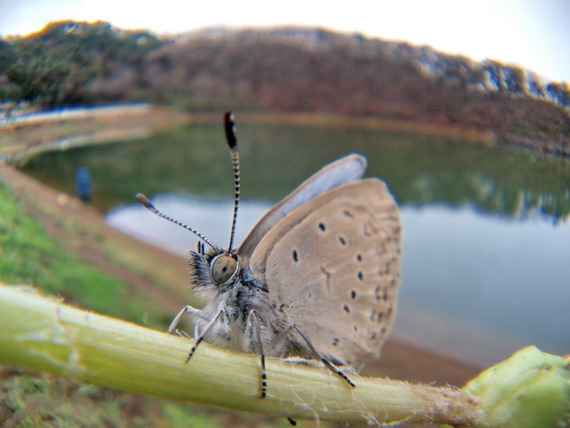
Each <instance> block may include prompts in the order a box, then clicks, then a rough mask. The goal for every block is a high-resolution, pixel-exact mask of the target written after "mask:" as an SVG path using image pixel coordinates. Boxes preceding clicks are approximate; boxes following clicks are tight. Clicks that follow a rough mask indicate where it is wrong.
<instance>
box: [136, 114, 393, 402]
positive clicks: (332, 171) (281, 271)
mask: <svg viewBox="0 0 570 428" xmlns="http://www.w3.org/2000/svg"><path fill="white" fill-rule="evenodd" d="M226 125H227V123H226ZM227 129H228V127H227V126H226V130H227ZM228 140H230V138H228ZM234 140H235V136H234ZM234 159H235V158H234ZM235 165H236V162H234V169H236V168H235ZM365 169H366V160H365V159H364V158H363V157H362V156H360V155H357V154H351V155H348V156H346V157H344V158H341V159H339V160H337V161H336V162H333V163H331V164H329V165H328V166H326V167H324V168H323V169H321V170H320V171H318V172H317V173H316V174H314V175H313V176H312V177H310V178H309V179H308V180H307V181H305V182H304V183H303V184H301V185H300V186H299V187H298V188H297V189H296V190H295V191H294V192H293V193H291V194H290V195H289V196H288V197H286V198H285V199H284V200H283V201H282V202H280V203H279V204H277V205H276V206H275V207H274V208H272V209H271V210H270V211H269V212H268V213H267V214H266V215H265V216H264V217H263V218H262V219H261V220H260V221H259V222H258V224H257V225H256V226H255V227H254V228H253V229H252V231H251V232H250V234H249V235H248V236H247V238H246V239H245V240H244V242H243V243H242V245H241V246H239V247H238V248H237V249H233V248H231V246H230V248H229V249H228V250H223V249H220V248H217V247H216V246H214V245H213V244H211V243H209V241H207V240H205V242H206V243H207V244H208V245H209V246H210V247H211V248H210V249H208V250H207V251H206V248H205V246H204V244H199V245H198V250H197V251H192V252H191V253H190V262H189V266H190V275H191V279H192V283H193V286H194V290H195V292H196V293H197V294H198V295H199V297H201V298H202V299H203V300H204V301H205V302H206V305H205V306H204V308H202V309H196V308H193V307H190V306H186V307H185V308H184V309H182V311H180V313H179V314H178V315H177V316H176V318H175V319H174V320H173V322H172V324H171V326H170V328H169V331H170V332H174V331H175V330H176V326H177V325H178V323H179V322H180V320H181V319H182V318H183V317H186V316H189V317H190V318H191V320H192V322H193V324H194V326H195V334H194V336H195V338H196V339H197V342H196V344H195V345H194V347H193V348H192V350H191V352H190V355H189V357H188V359H190V357H191V356H192V354H193V352H194V351H195V349H196V347H197V345H198V344H199V343H200V342H201V340H202V339H206V340H207V341H209V342H212V343H214V344H216V345H218V346H221V347H225V348H229V349H233V350H236V351H245V352H251V353H256V354H258V355H260V356H261V358H262V391H261V396H262V397H264V396H265V394H266V376H265V356H266V355H269V356H274V357H288V356H299V357H303V358H309V359H318V360H321V361H322V362H323V363H324V364H325V365H326V366H327V367H328V368H329V369H330V370H332V371H334V372H335V373H337V374H338V375H339V376H341V377H342V378H343V379H344V380H345V381H347V383H349V384H350V385H352V386H354V384H353V383H352V382H351V381H350V380H349V379H348V378H347V377H346V376H345V375H344V374H343V373H342V372H340V371H339V370H337V369H336V368H335V367H334V366H333V364H336V365H348V366H351V367H359V366H360V365H361V364H363V363H364V362H365V361H366V359H368V358H371V357H377V356H378V355H379V352H380V349H381V347H382V344H383V342H384V340H385V338H386V336H387V334H388V332H389V330H390V327H391V325H392V322H393V319H394V315H395V309H396V302H397V292H398V284H399V278H400V272H399V263H400V235H401V226H400V218H399V213H398V208H397V205H396V203H395V201H394V199H393V197H392V195H391V194H390V192H389V190H388V189H387V187H386V185H385V184H384V183H383V182H382V181H380V180H378V179H375V178H371V179H362V176H363V175H364V172H365ZM236 183H239V176H238V175H237V174H236ZM238 189H239V187H237V186H236V194H239V191H238ZM145 199H146V198H145ZM145 202H146V203H145ZM143 203H145V205H147V208H149V209H151V210H153V209H154V207H152V205H151V204H150V202H148V200H146V201H143ZM150 207H151V208H150ZM236 207H237V205H236ZM154 210H155V209H154ZM236 211H237V208H236ZM159 215H161V216H163V215H162V214H159ZM192 231H193V230H192ZM195 233H196V232H195ZM199 236H200V235H199ZM232 236H233V235H232ZM201 237H202V236H201ZM230 241H231V240H230ZM331 363H332V364H331Z"/></svg>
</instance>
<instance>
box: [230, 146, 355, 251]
mask: <svg viewBox="0 0 570 428" xmlns="http://www.w3.org/2000/svg"><path fill="white" fill-rule="evenodd" d="M365 171H366V159H365V158H364V157H363V156H361V155H358V154H351V155H348V156H345V157H343V158H341V159H339V160H337V161H335V162H332V163H330V164H328V165H327V166H325V167H324V168H322V169H321V170H319V171H317V172H316V173H315V174H313V175H312V176H311V177H309V178H308V179H307V180H305V181H304V182H303V183H301V185H299V187H297V188H296V189H295V190H294V191H293V192H292V193H291V194H290V195H289V196H287V197H286V198H285V199H283V200H282V201H281V202H280V203H278V204H277V205H275V206H274V207H273V208H272V209H271V210H270V211H269V212H268V213H267V214H265V215H264V216H263V217H262V218H261V220H259V221H258V222H257V224H256V225H255V227H254V228H253V229H252V231H251V232H250V233H249V235H248V236H247V237H246V239H245V240H244V241H243V243H242V244H241V246H240V254H242V255H243V256H245V257H249V256H250V255H251V253H252V252H253V250H254V249H255V247H256V246H257V245H258V244H259V242H260V241H261V239H262V238H263V237H264V236H265V234H266V233H267V232H268V231H269V230H270V229H271V228H272V227H273V226H274V225H275V224H276V223H277V222H278V221H279V220H281V219H282V218H283V217H285V216H286V215H287V214H288V213H290V212H291V211H293V210H294V209H295V208H297V207H299V206H301V205H303V204H306V203H307V202H309V201H310V200H311V199H314V198H315V197H316V196H318V195H320V194H322V193H324V192H326V191H328V190H331V189H333V188H335V187H337V186H340V185H342V184H346V183H349V182H351V181H355V180H359V179H360V178H362V176H363V175H364V172H365Z"/></svg>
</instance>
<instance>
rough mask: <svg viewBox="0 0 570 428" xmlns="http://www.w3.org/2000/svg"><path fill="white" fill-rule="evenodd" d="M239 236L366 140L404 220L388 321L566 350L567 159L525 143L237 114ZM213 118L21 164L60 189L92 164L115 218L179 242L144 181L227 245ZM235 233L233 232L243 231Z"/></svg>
mask: <svg viewBox="0 0 570 428" xmlns="http://www.w3.org/2000/svg"><path fill="white" fill-rule="evenodd" d="M238 134H239V137H240V140H241V159H242V197H243V204H242V206H241V211H240V219H239V223H238V238H239V236H244V235H245V234H246V233H247V231H248V230H249V229H250V228H251V227H252V226H253V224H255V221H256V220H257V219H258V218H259V217H260V216H261V215H262V214H263V212H264V211H265V210H267V209H269V208H270V207H271V206H272V205H273V204H274V203H275V202H277V201H279V200H280V199H281V198H282V197H283V196H285V195H286V194H287V193H289V192H290V191H291V190H293V189H294V188H295V186H297V185H298V184H299V183H300V182H301V181H302V180H304V179H305V178H307V177H308V176H309V175H310V174H312V173H313V172H314V171H316V170H317V169H318V168H320V167H321V166H322V165H324V164H326V163H327V162H330V161H331V160H333V159H335V158H338V157H340V156H343V155H345V154H347V153H349V152H353V151H356V152H360V153H363V154H365V155H366V156H367V157H368V160H369V171H368V175H370V176H379V177H382V178H383V179H385V180H386V181H387V182H388V184H389V186H390V187H391V189H392V190H393V192H394V194H395V196H396V198H397V199H398V201H399V203H400V206H401V211H402V219H403V223H404V232H405V235H404V259H403V271H404V272H403V283H402V286H401V298H400V304H399V314H398V318H397V321H396V327H395V331H394V333H395V334H396V335H398V336H400V337H403V338H405V339H408V340H410V341H414V342H417V343H420V344H423V345H424V346H427V347H432V348H435V349H438V350H444V351H445V352H447V353H450V354H452V355H455V356H457V357H461V358H464V359H469V360H473V361H477V362H480V363H483V364H490V363H492V362H495V361H498V360H500V359H503V358H505V357H507V356H508V355H509V354H510V353H511V352H513V351H515V350H517V349H519V348H520V347H522V346H525V345H528V344H534V345H537V346H539V347H540V348H541V349H543V350H545V351H548V352H553V353H559V354H561V353H568V352H570V329H569V328H568V325H570V311H569V310H568V304H569V303H570V224H569V223H568V222H567V221H566V220H567V219H568V216H569V214H570V162H569V161H568V160H561V159H554V158H546V157H542V156H536V155H533V154H531V153H529V152H525V151H519V150H513V149H510V150H507V149H489V148H486V147H480V146H474V145H465V144H458V143H454V142H452V141H438V140H435V139H429V138H424V139H422V138H418V137H410V136H402V135H398V134H389V133H380V132H378V131H370V130H362V129H346V128H345V129H333V130H331V129H328V128H325V127H315V128H305V127H294V126H275V125H261V124H248V123H241V124H239V127H238ZM223 141H224V137H223V133H222V128H221V126H219V125H193V126H191V127H186V128H178V129H175V130H172V131H171V132H169V133H168V134H162V135H157V136H155V137H153V138H149V139H147V140H144V141H138V142H130V143H125V144H116V145H106V146H100V147H92V148H82V149H74V150H68V151H66V152H58V153H51V154H45V155H42V156H41V157H38V158H36V159H35V160H34V161H33V162H31V163H30V164H28V165H27V166H26V167H25V170H26V172H28V173H30V174H32V175H34V176H36V177H37V178H40V179H41V180H43V181H44V182H47V183H49V184H51V185H53V186H55V187H57V188H60V189H61V190H63V191H66V192H70V193H72V192H73V177H74V174H75V171H76V170H77V168H79V167H80V166H87V167H88V168H89V169H90V171H91V174H92V177H93V182H94V203H95V204H96V205H97V206H98V207H99V208H100V209H101V210H103V211H105V212H107V213H108V219H109V223H110V224H111V225H113V226H114V227H117V228H119V229H122V230H125V231H127V232H129V233H132V234H133V235H135V236H137V237H139V238H141V239H143V240H147V241H151V242H153V243H155V244H156V245H159V246H163V247H166V248H167V249H168V250H169V251H172V252H174V253H177V254H186V252H187V250H188V249H189V248H194V247H195V240H194V238H193V236H192V235H191V234H189V233H187V232H185V231H183V230H181V229H179V228H177V227H175V226H173V225H170V224H169V223H167V222H165V221H161V220H160V219H158V218H155V217H154V216H152V215H151V214H149V213H148V212H147V211H146V210H144V208H142V207H140V206H138V205H137V204H135V203H134V194H135V193H136V192H138V191H142V192H144V193H146V194H147V195H149V196H151V197H153V200H154V202H155V203H156V204H157V205H158V206H159V207H160V208H161V209H162V210H163V211H165V212H167V213H168V214H170V215H172V216H174V217H176V218H178V219H179V220H181V221H183V222H186V223H188V224H190V225H192V226H193V227H195V228H198V229H199V230H201V231H202V232H204V233H205V234H206V235H207V236H209V237H210V239H211V240H213V241H214V242H218V243H220V245H224V243H225V242H227V239H228V234H229V222H230V217H231V196H232V194H233V176H232V172H231V168H230V164H229V154H228V152H227V150H226V148H225V145H224V142H223ZM238 242H239V241H238Z"/></svg>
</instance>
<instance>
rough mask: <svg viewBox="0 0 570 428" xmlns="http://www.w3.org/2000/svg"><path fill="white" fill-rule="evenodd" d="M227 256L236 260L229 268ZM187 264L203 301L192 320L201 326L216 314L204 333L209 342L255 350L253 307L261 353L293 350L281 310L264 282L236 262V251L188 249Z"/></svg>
mask: <svg viewBox="0 0 570 428" xmlns="http://www.w3.org/2000/svg"><path fill="white" fill-rule="evenodd" d="M224 256H226V257H227V258H225V259H224V258H222V257H224ZM229 258H231V259H233V260H235V261H236V265H235V271H233V272H229V271H230V270H231V269H233V268H234V264H233V262H232V260H230V259H229ZM189 265H190V275H191V279H192V283H193V285H194V289H195V291H196V294H197V295H198V296H199V297H200V298H201V299H202V300H203V301H204V302H205V303H206V305H205V306H204V308H203V309H202V310H201V311H200V313H199V314H198V315H194V316H192V321H193V323H194V324H195V325H197V326H198V328H199V329H200V330H203V329H204V327H205V326H206V325H207V324H208V322H209V321H210V320H212V319H214V318H215V317H216V316H217V317H218V318H217V320H216V322H215V323H214V325H213V326H212V327H211V328H210V330H209V331H208V334H206V339H207V340H208V341H209V342H212V343H214V344H216V345H218V346H221V347H224V348H228V349H233V350H239V351H245V352H257V351H258V344H257V342H258V341H257V338H256V331H255V325H254V323H253V321H252V311H255V313H256V314H257V316H258V319H259V328H260V332H261V337H262V340H263V345H264V350H265V353H266V354H267V355H272V356H286V355H289V354H291V353H293V349H294V348H296V346H295V344H294V343H292V342H291V341H290V340H289V339H288V336H289V332H290V326H289V324H288V322H287V320H286V319H285V316H284V313H283V312H280V311H279V308H277V307H276V305H275V303H273V302H272V301H271V300H270V296H269V292H268V289H267V287H266V285H265V284H260V283H259V282H258V281H256V280H255V279H254V278H253V276H252V275H250V273H249V270H248V269H247V267H241V266H240V258H239V257H238V255H237V254H236V253H225V252H221V251H211V252H209V253H207V254H201V253H197V252H191V253H190V261H189ZM226 278H227V280H225V281H223V282H221V280H222V279H226ZM296 354H297V355H298V352H297V353H296Z"/></svg>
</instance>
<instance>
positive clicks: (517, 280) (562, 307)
mask: <svg viewBox="0 0 570 428" xmlns="http://www.w3.org/2000/svg"><path fill="white" fill-rule="evenodd" d="M153 203H155V204H156V205H157V206H158V207H160V209H161V210H163V211H164V212H166V213H168V214H169V215H172V216H173V217H175V218H176V219H178V220H180V221H182V222H186V223H187V224H189V225H191V226H192V227H194V228H197V229H198V230H200V231H201V232H203V233H205V234H206V236H208V238H209V239H211V240H213V242H214V243H216V244H219V245H221V246H223V245H225V243H226V242H227V240H228V234H229V228H230V220H231V212H232V203H231V201H230V200H227V201H220V202H212V201H209V202H207V201H204V200H199V199H194V198H188V197H180V196H176V195H162V196H158V197H156V198H154V199H153ZM271 205H272V204H271V203H269V202H259V201H255V202H254V201H247V200H246V201H242V205H241V208H240V210H241V211H240V217H239V221H238V228H237V234H238V235H237V242H241V240H242V239H243V238H244V237H245V235H246V234H247V232H248V231H249V230H250V229H251V228H252V227H253V226H254V224H255V223H256V222H257V220H258V219H259V217H261V215H262V214H263V213H264V212H265V211H266V210H267V209H269V208H270V207H271ZM401 212H402V220H403V223H404V232H405V233H404V245H403V248H404V249H405V251H404V258H403V283H402V287H401V295H400V296H401V298H400V304H399V311H400V312H399V314H398V321H397V322H396V326H395V330H394V332H395V334H396V335H398V336H400V337H403V338H406V339H408V340H410V341H413V342H415V343H420V344H422V345H423V346H426V347H432V348H434V350H439V351H442V350H444V351H445V352H446V353H447V354H448V355H452V356H456V357H458V358H462V359H466V360H471V361H474V362H478V363H483V364H491V363H493V362H496V361H499V360H501V359H503V358H505V357H506V356H508V355H509V354H510V353H512V352H514V351H515V350H517V349H519V348H520V347H522V346H524V345H528V344H534V345H537V346H539V347H541V348H542V349H544V350H546V351H550V352H555V353H565V352H568V351H569V350H570V348H569V344H570V330H568V328H567V326H568V325H570V311H568V309H567V303H568V302H569V301H570V287H569V284H568V282H567V280H566V279H567V278H570V264H569V263H568V257H569V256H570V226H568V225H565V226H561V227H558V228H553V227H552V226H551V225H550V224H548V223H545V222H544V221H540V220H539V219H537V218H535V219H533V220H530V221H526V222H515V223H513V222H510V221H506V220H504V219H501V218H499V217H496V216H480V215H478V214H477V212H476V210H474V209H472V208H468V207H466V208H462V209H459V210H458V209H453V208H450V207H445V206H442V205H436V206H426V207H423V208H416V207H412V206H404V207H402V209H401ZM108 221H109V223H110V224H111V225H112V226H114V227H116V228H118V229H120V230H123V231H125V232H127V233H129V234H131V235H134V236H136V237H138V238H139V239H141V240H144V241H147V242H150V243H153V244H155V245H158V246H160V247H162V248H164V249H166V250H168V251H170V252H173V253H174V254H177V255H182V256H184V255H186V254H187V253H188V250H189V249H194V248H195V246H196V238H195V237H194V235H193V234H191V233H189V232H187V231H185V230H183V229H181V228H180V227H177V226H175V225H173V224H171V223H169V222H166V221H164V220H162V219H159V218H157V217H155V216H153V215H151V214H150V213H148V211H146V209H144V208H143V207H141V206H138V205H131V206H128V207H125V208H121V209H116V210H113V211H111V212H110V213H109V214H108Z"/></svg>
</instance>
